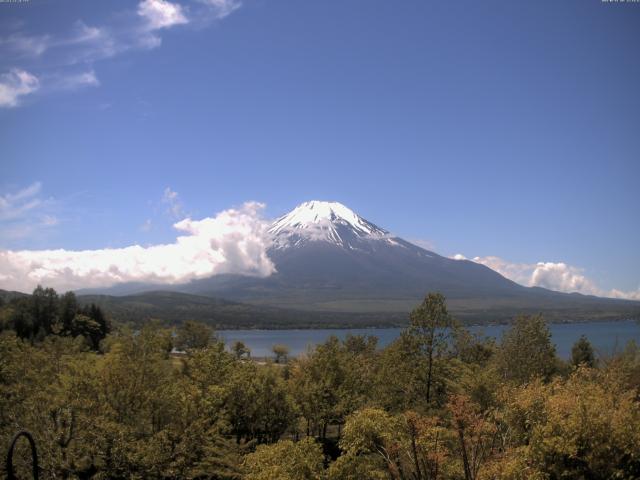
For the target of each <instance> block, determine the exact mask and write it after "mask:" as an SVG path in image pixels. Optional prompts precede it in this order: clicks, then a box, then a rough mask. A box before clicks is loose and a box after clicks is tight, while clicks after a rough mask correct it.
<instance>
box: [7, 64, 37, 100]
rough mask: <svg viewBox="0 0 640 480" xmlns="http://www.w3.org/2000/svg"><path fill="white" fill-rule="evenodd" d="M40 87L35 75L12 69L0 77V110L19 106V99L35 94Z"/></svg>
mask: <svg viewBox="0 0 640 480" xmlns="http://www.w3.org/2000/svg"><path fill="white" fill-rule="evenodd" d="M39 87H40V82H39V80H38V78H37V77H36V76H35V75H32V74H31V73H29V72H27V71H26V70H20V69H19V68H13V69H11V70H10V71H9V72H7V73H3V74H1V75H0V108H1V107H5V108H6V107H15V106H17V105H18V104H19V99H20V97H23V96H25V95H29V94H30V93H33V92H35V91H36V90H38V88H39Z"/></svg>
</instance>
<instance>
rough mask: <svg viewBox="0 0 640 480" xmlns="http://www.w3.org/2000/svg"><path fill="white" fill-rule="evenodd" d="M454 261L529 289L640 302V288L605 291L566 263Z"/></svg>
mask: <svg viewBox="0 0 640 480" xmlns="http://www.w3.org/2000/svg"><path fill="white" fill-rule="evenodd" d="M452 258H453V259H454V260H471V261H473V262H476V263H480V264H482V265H485V266H487V267H489V268H491V269H492V270H495V271H496V272H498V273H499V274H501V275H503V276H505V277H507V278H508V279H510V280H513V281H514V282H516V283H519V284H521V285H524V286H527V287H543V288H548V289H549V290H556V291H558V292H566V293H572V292H578V293H582V294H584V295H597V296H600V297H612V298H626V299H632V300H640V288H638V290H635V291H628V292H623V291H620V290H616V289H612V290H604V289H601V288H599V287H598V285H597V284H596V282H594V281H593V280H591V279H590V278H588V277H587V276H585V275H584V270H583V269H581V268H578V267H574V266H571V265H568V264H566V263H564V262H537V263H512V262H509V261H507V260H504V259H502V258H500V257H495V256H487V257H474V258H473V259H467V257H465V256H464V255H462V254H460V253H458V254H456V255H454V256H453V257H452Z"/></svg>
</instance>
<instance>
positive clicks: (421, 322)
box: [408, 293, 453, 403]
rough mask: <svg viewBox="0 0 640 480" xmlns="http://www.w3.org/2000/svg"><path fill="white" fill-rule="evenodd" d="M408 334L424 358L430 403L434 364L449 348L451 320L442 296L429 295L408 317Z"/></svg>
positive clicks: (434, 373)
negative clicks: (413, 338) (414, 340)
mask: <svg viewBox="0 0 640 480" xmlns="http://www.w3.org/2000/svg"><path fill="white" fill-rule="evenodd" d="M409 319H410V322H411V323H410V326H409V329H408V332H409V334H410V335H412V336H414V337H415V338H416V339H417V342H418V345H419V348H420V350H421V352H422V354H423V355H424V356H425V358H426V363H427V365H426V366H427V371H426V379H425V384H426V391H425V394H426V401H427V403H430V402H431V399H432V398H431V397H432V393H433V392H432V386H433V381H434V376H435V375H437V372H435V371H434V370H435V368H436V363H437V361H438V359H439V358H440V357H442V356H443V354H444V353H445V352H446V351H447V349H448V348H449V341H450V336H451V327H452V326H453V320H452V318H451V315H449V312H448V310H447V305H446V302H445V298H444V296H442V295H441V294H439V293H429V294H428V295H427V296H426V297H425V299H424V300H423V302H422V303H421V304H420V305H419V306H418V307H416V308H415V309H414V310H413V311H412V312H411V314H410V316H409Z"/></svg>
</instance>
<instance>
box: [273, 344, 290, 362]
mask: <svg viewBox="0 0 640 480" xmlns="http://www.w3.org/2000/svg"><path fill="white" fill-rule="evenodd" d="M271 350H272V351H273V354H274V355H275V356H276V363H280V362H281V361H282V360H284V361H285V363H286V362H287V356H288V355H289V347H287V346H286V345H282V344H277V345H274V346H273V347H271Z"/></svg>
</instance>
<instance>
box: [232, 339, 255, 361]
mask: <svg viewBox="0 0 640 480" xmlns="http://www.w3.org/2000/svg"><path fill="white" fill-rule="evenodd" d="M231 351H232V352H233V354H234V355H235V356H236V358H237V359H240V358H242V357H244V356H246V357H251V349H250V348H249V347H247V346H246V345H245V344H244V342H241V341H240V340H237V341H235V342H233V345H231Z"/></svg>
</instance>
